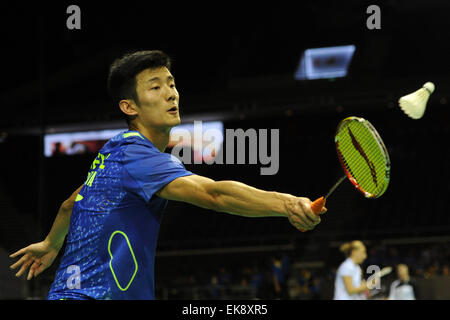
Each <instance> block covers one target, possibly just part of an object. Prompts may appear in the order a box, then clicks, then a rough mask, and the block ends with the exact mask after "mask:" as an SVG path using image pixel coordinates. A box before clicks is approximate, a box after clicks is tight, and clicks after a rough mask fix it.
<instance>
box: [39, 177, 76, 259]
mask: <svg viewBox="0 0 450 320" xmlns="http://www.w3.org/2000/svg"><path fill="white" fill-rule="evenodd" d="M81 188H83V185H81V186H80V187H79V188H78V189H77V190H75V191H74V192H73V193H72V195H71V196H70V197H69V198H68V199H66V200H65V201H64V202H63V203H62V204H61V206H60V207H59V211H58V214H57V215H56V218H55V221H54V222H53V225H52V228H51V229H50V232H49V233H48V235H47V237H46V238H45V240H44V241H48V242H49V243H50V244H51V245H52V246H53V247H56V248H58V250H59V249H60V248H61V247H62V245H63V243H64V239H65V238H66V235H67V232H68V231H69V225H70V217H71V215H72V208H73V205H74V203H75V199H76V198H77V195H78V193H79V192H80V190H81Z"/></svg>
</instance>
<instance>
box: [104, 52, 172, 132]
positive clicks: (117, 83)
mask: <svg viewBox="0 0 450 320" xmlns="http://www.w3.org/2000/svg"><path fill="white" fill-rule="evenodd" d="M161 67H166V68H167V69H169V70H170V67H171V60H170V57H169V56H168V55H167V54H165V53H164V52H162V51H160V50H146V51H136V52H133V53H127V54H125V55H124V56H123V57H122V58H120V59H117V60H116V61H114V63H113V64H112V65H111V67H110V68H109V76H108V92H109V95H110V97H111V98H112V100H113V103H114V105H115V106H116V107H117V106H118V105H119V102H120V100H123V99H132V100H134V102H135V103H136V104H138V105H139V97H138V95H137V92H136V75H138V74H139V73H140V72H142V71H143V70H145V69H149V68H150V69H154V68H161ZM125 117H126V121H127V123H128V125H129V124H130V120H131V119H130V118H129V117H128V116H126V115H125Z"/></svg>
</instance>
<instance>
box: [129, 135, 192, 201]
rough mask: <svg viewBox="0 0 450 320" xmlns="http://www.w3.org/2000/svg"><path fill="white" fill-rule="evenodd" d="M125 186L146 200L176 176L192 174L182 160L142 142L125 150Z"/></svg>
mask: <svg viewBox="0 0 450 320" xmlns="http://www.w3.org/2000/svg"><path fill="white" fill-rule="evenodd" d="M123 162H124V169H125V170H124V179H123V180H124V187H125V189H126V190H129V191H131V192H134V193H137V194H138V195H139V196H140V197H142V198H143V199H144V200H145V201H146V202H148V201H150V199H151V197H152V196H153V194H155V193H156V192H157V191H159V190H160V189H161V188H163V187H164V186H165V185H167V184H168V183H169V182H171V181H173V180H175V179H176V178H179V177H183V176H188V175H192V174H193V173H192V172H190V171H188V170H186V168H185V167H184V165H183V164H182V163H181V161H180V160H179V159H178V158H177V157H175V156H173V155H171V154H168V153H163V152H160V151H159V150H157V149H156V148H151V147H149V146H146V145H141V144H130V145H128V146H127V147H126V148H125V149H124V152H123Z"/></svg>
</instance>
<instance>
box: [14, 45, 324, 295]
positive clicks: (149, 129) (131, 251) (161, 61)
mask: <svg viewBox="0 0 450 320" xmlns="http://www.w3.org/2000/svg"><path fill="white" fill-rule="evenodd" d="M170 66H171V61H170V58H169V57H168V56H167V55H166V54H165V53H163V52H161V51H138V52H135V53H132V54H127V55H125V56H124V57H122V58H121V59H118V60H116V61H115V62H114V63H113V64H112V65H111V68H110V72H109V77H108V88H109V93H110V95H111V97H112V99H113V102H114V104H115V105H116V106H119V108H120V110H121V111H122V112H123V114H124V116H126V119H127V123H128V126H129V130H128V131H124V132H122V133H120V134H118V135H116V136H115V137H113V138H111V139H110V140H109V141H108V142H107V143H106V144H105V145H104V146H103V148H102V149H101V150H100V152H99V154H98V156H97V158H96V159H95V160H94V161H93V163H92V165H91V167H90V170H89V172H88V177H87V179H86V181H85V183H84V184H83V185H82V186H80V187H79V188H78V189H77V190H76V191H75V192H74V193H73V194H72V196H70V197H69V198H68V199H67V200H65V201H64V202H63V203H62V205H61V206H60V209H59V212H58V214H57V216H56V218H55V221H54V223H53V225H52V228H51V230H50V232H49V234H48V235H47V237H46V238H45V240H44V241H42V242H39V243H35V244H32V245H29V246H28V247H25V248H23V249H21V250H19V251H17V252H16V253H14V254H12V255H11V257H13V258H15V257H19V256H20V259H19V260H18V261H17V262H16V263H14V264H13V265H12V266H11V268H12V269H15V268H18V267H20V269H19V271H18V272H17V274H16V276H21V275H22V274H23V273H24V272H27V271H28V276H27V279H32V278H33V277H36V276H38V275H39V274H40V273H41V272H42V271H44V270H45V269H46V268H48V267H49V266H50V265H51V263H52V262H53V261H54V259H55V258H56V256H57V254H58V252H59V250H60V249H61V247H62V245H63V242H64V240H65V238H66V235H67V242H66V249H65V252H64V254H63V256H62V258H61V262H60V265H59V268H58V269H57V271H56V276H55V279H54V282H53V284H52V286H51V288H50V291H49V294H48V296H47V298H48V299H76V300H82V299H154V298H155V296H154V282H155V281H154V257H155V249H156V244H157V237H158V230H159V226H160V222H161V218H162V214H163V211H164V209H165V207H166V204H167V200H175V201H182V202H186V203H189V204H192V205H195V206H199V207H202V208H207V209H211V210H214V211H218V212H225V213H229V214H236V215H241V216H247V217H284V218H287V220H288V221H289V222H290V223H291V224H292V225H293V226H294V227H296V228H297V229H306V230H311V229H313V228H314V227H315V226H316V225H317V224H318V223H319V222H320V218H319V217H318V216H317V215H315V214H314V213H313V212H312V210H311V209H310V203H311V201H310V200H309V199H308V198H304V197H296V196H293V195H290V194H284V193H277V192H268V191H263V190H259V189H256V188H253V187H251V186H248V185H245V184H243V183H240V182H236V181H214V180H212V179H209V178H206V177H202V176H199V175H196V174H194V173H192V172H190V171H187V170H186V169H185V167H184V166H183V164H182V163H181V162H180V161H179V160H178V159H177V158H176V157H174V156H172V155H170V154H168V153H165V152H164V150H165V149H166V146H167V144H168V142H169V133H170V130H171V128H173V127H175V126H177V125H179V124H180V114H179V94H178V91H177V89H176V86H175V79H174V76H173V75H172V74H171V72H170V69H171V68H170ZM324 212H326V209H325V208H324V209H323V210H322V213H324ZM186 227H189V226H186Z"/></svg>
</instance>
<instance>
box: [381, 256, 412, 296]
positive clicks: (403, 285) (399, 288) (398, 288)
mask: <svg viewBox="0 0 450 320" xmlns="http://www.w3.org/2000/svg"><path fill="white" fill-rule="evenodd" d="M397 278H398V279H397V280H395V281H394V282H392V284H391V289H390V291H389V298H388V299H389V300H416V294H417V287H416V285H415V283H414V281H411V279H410V276H409V269H408V266H407V265H406V264H399V265H398V266H397Z"/></svg>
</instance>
